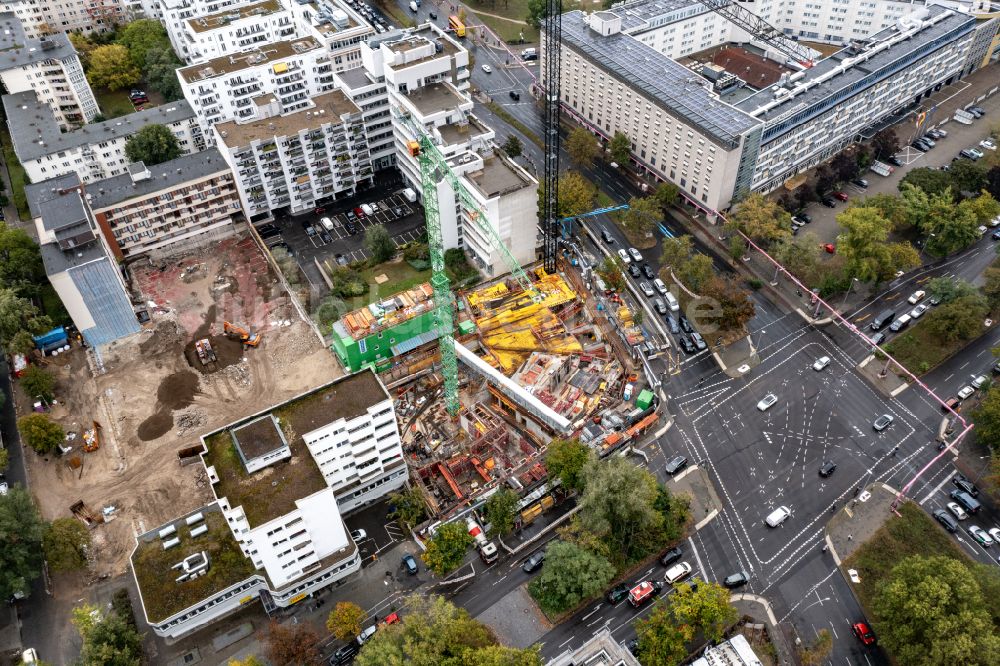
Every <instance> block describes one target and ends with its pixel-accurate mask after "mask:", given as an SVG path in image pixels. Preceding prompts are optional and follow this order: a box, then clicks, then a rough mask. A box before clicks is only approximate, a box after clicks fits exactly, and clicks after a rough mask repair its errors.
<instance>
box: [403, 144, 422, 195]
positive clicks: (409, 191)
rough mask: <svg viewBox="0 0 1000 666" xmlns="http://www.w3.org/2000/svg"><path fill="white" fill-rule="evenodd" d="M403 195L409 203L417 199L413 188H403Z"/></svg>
mask: <svg viewBox="0 0 1000 666" xmlns="http://www.w3.org/2000/svg"><path fill="white" fill-rule="evenodd" d="M418 145H419V144H418ZM403 196H404V197H406V200H407V201H409V202H410V203H415V202H416V201H417V193H416V192H414V191H413V188H410V187H407V188H406V189H405V190H403Z"/></svg>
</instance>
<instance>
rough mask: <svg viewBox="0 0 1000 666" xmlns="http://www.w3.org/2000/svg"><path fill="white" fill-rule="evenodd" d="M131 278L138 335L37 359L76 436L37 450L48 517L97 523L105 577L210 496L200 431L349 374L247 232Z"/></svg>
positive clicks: (31, 460) (142, 267)
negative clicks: (142, 309) (196, 451)
mask: <svg viewBox="0 0 1000 666" xmlns="http://www.w3.org/2000/svg"><path fill="white" fill-rule="evenodd" d="M128 275H129V278H130V288H131V289H132V291H133V297H134V299H135V301H136V302H137V303H143V304H145V306H146V308H147V310H146V311H147V313H148V321H146V322H145V323H144V324H143V329H142V330H141V331H140V332H139V333H138V334H135V335H133V336H130V337H128V338H124V339H121V340H119V341H117V342H115V343H112V344H110V345H107V346H105V347H102V348H100V349H83V348H81V347H80V346H79V345H78V344H74V345H73V346H72V348H71V349H70V350H69V351H66V352H62V353H60V354H59V355H58V356H48V357H44V358H43V357H35V358H33V359H32V360H31V362H32V363H35V364H40V365H44V366H45V368H46V369H47V370H48V371H50V372H51V373H52V374H53V375H54V377H55V379H56V388H55V391H54V393H55V396H56V402H55V404H53V405H51V406H49V407H47V411H48V414H47V415H48V416H49V417H51V418H52V419H53V420H54V421H55V422H57V423H58V424H60V425H61V426H62V427H63V428H64V430H65V431H66V433H67V438H66V442H65V443H64V446H63V447H61V449H62V451H61V452H59V451H57V452H55V453H54V454H49V455H44V456H43V455H35V454H29V455H26V463H27V466H28V473H29V475H30V477H31V484H32V487H34V488H41V489H44V491H42V492H38V493H37V499H38V503H39V506H40V507H41V510H42V514H43V516H44V517H45V518H46V519H47V520H52V519H55V518H60V517H73V516H75V517H77V518H78V519H80V520H81V521H82V522H84V524H86V525H87V526H88V527H90V528H92V530H93V531H92V537H93V539H92V542H93V545H92V548H91V549H90V559H91V564H92V568H91V573H92V574H93V575H94V576H103V575H112V576H114V575H118V574H121V573H123V572H124V571H125V570H126V568H127V566H128V557H129V553H130V552H131V551H132V548H133V547H134V545H135V535H138V534H143V533H145V532H146V531H147V530H149V529H151V528H152V527H154V526H156V525H160V524H162V523H163V522H165V521H167V520H171V519H173V518H175V517H176V516H177V515H179V514H183V513H185V512H188V511H192V510H194V509H196V508H198V507H200V506H203V505H204V504H206V503H207V502H210V501H212V498H213V496H212V492H211V488H210V487H209V485H208V482H207V479H206V478H204V468H203V467H202V466H200V465H193V464H192V465H190V466H188V464H187V463H189V462H194V461H197V460H198V458H197V456H194V457H193V458H192V457H191V456H190V455H186V453H185V452H186V451H188V450H189V449H190V448H191V447H192V446H194V445H197V444H198V437H199V436H200V435H201V434H203V433H205V432H208V431H210V430H212V429H213V428H217V427H220V426H222V425H224V424H226V423H232V422H233V421H235V420H238V419H240V418H242V417H244V416H246V415H249V414H253V413H255V412H257V411H260V410H262V409H265V408H267V407H269V406H271V405H274V404H278V403H280V402H282V401H283V400H286V399H288V398H289V397H291V396H293V395H296V394H299V393H301V392H302V388H303V387H312V386H319V385H322V384H324V383H327V382H329V381H330V380H331V379H333V378H335V377H336V376H338V375H340V374H342V372H343V371H342V370H341V369H340V367H339V366H338V364H337V363H336V361H335V359H334V358H333V357H332V355H331V354H330V353H329V351H328V350H327V349H325V348H324V346H323V344H322V343H321V341H320V339H319V338H318V337H317V336H316V334H315V332H314V330H313V329H312V328H311V326H310V325H309V324H308V323H307V322H305V321H304V320H303V319H302V318H301V317H300V316H299V315H298V314H297V310H296V308H295V307H293V304H292V302H291V299H290V297H289V295H288V294H287V293H286V292H285V291H284V290H283V289H282V287H281V283H280V281H279V279H278V276H277V274H276V273H275V272H274V270H273V269H272V267H271V265H270V264H269V263H268V261H267V259H266V258H265V256H264V255H263V254H262V253H261V251H260V250H259V249H258V247H257V246H256V245H255V244H254V242H253V241H252V240H251V239H250V238H248V237H246V236H237V237H234V238H229V239H226V240H224V241H221V242H219V243H216V244H214V245H212V246H211V247H206V248H204V249H202V250H199V251H195V252H192V253H187V254H183V255H180V256H175V257H172V258H169V259H162V260H158V261H154V262H150V261H148V260H143V261H140V262H137V263H133V264H132V265H130V266H129V267H128ZM19 393H20V395H18V412H19V414H21V415H23V414H25V413H28V412H29V411H31V410H32V409H33V408H34V407H33V400H32V399H31V398H30V397H28V396H25V395H24V394H23V392H19ZM69 594H72V592H69Z"/></svg>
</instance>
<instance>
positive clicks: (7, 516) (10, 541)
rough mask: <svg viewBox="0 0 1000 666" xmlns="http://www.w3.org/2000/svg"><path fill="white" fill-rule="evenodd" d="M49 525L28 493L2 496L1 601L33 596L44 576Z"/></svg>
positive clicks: (19, 490)
mask: <svg viewBox="0 0 1000 666" xmlns="http://www.w3.org/2000/svg"><path fill="white" fill-rule="evenodd" d="M44 534H45V523H43V522H42V518H41V516H39V515H38V508H37V507H36V506H35V502H34V500H32V499H31V495H30V494H29V493H28V491H26V490H24V489H23V488H20V487H18V486H15V487H13V488H10V489H9V490H8V491H7V494H6V495H0V599H10V598H11V597H13V596H14V595H15V594H17V595H23V596H25V597H27V596H28V595H29V594H31V581H33V580H35V579H36V578H38V576H39V575H40V574H41V572H42V537H43V535H44Z"/></svg>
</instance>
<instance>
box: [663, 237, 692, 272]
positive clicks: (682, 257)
mask: <svg viewBox="0 0 1000 666" xmlns="http://www.w3.org/2000/svg"><path fill="white" fill-rule="evenodd" d="M693 251H694V246H693V245H692V242H691V236H689V235H687V234H685V235H683V236H675V237H674V238H664V239H663V244H662V250H661V253H660V265H661V266H663V267H664V268H671V269H673V270H674V271H675V272H676V271H679V270H680V269H681V268H682V267H683V266H684V264H685V263H687V260H688V259H689V258H690V257H691V253H692V252H693Z"/></svg>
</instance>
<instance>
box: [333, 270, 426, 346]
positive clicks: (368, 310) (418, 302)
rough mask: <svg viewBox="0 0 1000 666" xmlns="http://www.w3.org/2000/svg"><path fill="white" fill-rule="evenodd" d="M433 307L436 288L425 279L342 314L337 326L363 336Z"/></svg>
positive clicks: (354, 337)
mask: <svg viewBox="0 0 1000 666" xmlns="http://www.w3.org/2000/svg"><path fill="white" fill-rule="evenodd" d="M433 309H434V290H433V289H432V288H431V285H430V283H429V282H424V283H422V284H418V285H415V286H413V287H410V288H409V289H406V290H405V291H401V292H398V293H396V294H393V295H392V296H389V297H388V298H385V299H383V300H381V301H379V302H378V303H370V304H369V305H366V306H364V307H360V308H358V309H357V310H352V311H351V312H348V313H347V314H345V315H342V316H341V317H340V319H339V320H338V321H337V323H336V325H335V328H338V329H342V330H343V331H344V333H345V334H346V335H348V336H350V337H351V338H353V339H354V340H363V339H364V338H367V337H369V336H371V335H375V334H376V333H378V332H379V331H384V330H385V329H387V328H392V327H393V326H398V325H399V324H402V323H403V322H406V321H409V320H410V319H414V318H416V317H418V316H420V315H422V314H426V313H428V312H431V311H432V310H433Z"/></svg>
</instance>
